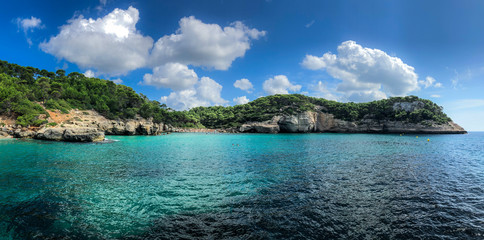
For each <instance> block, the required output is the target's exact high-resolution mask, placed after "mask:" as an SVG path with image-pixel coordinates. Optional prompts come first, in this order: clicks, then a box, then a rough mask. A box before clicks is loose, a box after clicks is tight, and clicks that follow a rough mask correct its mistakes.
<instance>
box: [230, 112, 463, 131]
mask: <svg viewBox="0 0 484 240" xmlns="http://www.w3.org/2000/svg"><path fill="white" fill-rule="evenodd" d="M405 107H406V106H405ZM239 131H240V132H259V133H276V132H287V133H309V132H338V133H467V132H466V131H465V130H464V129H463V128H462V127H460V126H459V125H457V124H455V123H454V122H449V123H447V124H436V123H434V122H431V121H429V122H427V124H425V125H424V124H416V123H406V122H398V121H378V120H374V119H365V120H362V121H359V122H350V121H345V120H341V119H337V118H335V117H334V115H333V114H329V113H324V112H309V111H308V112H302V113H298V114H296V115H288V116H275V117H274V118H272V119H271V120H269V121H265V122H251V123H246V124H243V125H242V126H241V127H240V128H239Z"/></svg>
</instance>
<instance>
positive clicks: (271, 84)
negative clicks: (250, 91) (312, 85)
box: [262, 75, 301, 95]
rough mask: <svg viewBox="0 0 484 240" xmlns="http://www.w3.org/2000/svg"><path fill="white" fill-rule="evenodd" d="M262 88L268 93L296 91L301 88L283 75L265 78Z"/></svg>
mask: <svg viewBox="0 0 484 240" xmlns="http://www.w3.org/2000/svg"><path fill="white" fill-rule="evenodd" d="M262 88H263V89H264V91H265V92H266V93H267V94H269V95H273V94H288V93H289V91H291V92H297V91H299V90H301V85H293V84H292V83H291V82H290V81H289V79H287V77H286V76H285V75H277V76H275V77H274V78H269V79H267V80H266V81H265V82H264V83H263V84H262Z"/></svg>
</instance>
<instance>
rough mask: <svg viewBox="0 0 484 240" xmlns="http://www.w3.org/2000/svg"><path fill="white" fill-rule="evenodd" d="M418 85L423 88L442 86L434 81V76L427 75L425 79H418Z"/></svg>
mask: <svg viewBox="0 0 484 240" xmlns="http://www.w3.org/2000/svg"><path fill="white" fill-rule="evenodd" d="M418 83H419V84H420V85H423V86H424V87H425V88H429V87H435V88H440V87H442V83H439V82H436V80H435V78H433V77H430V76H427V77H426V78H425V80H420V81H418Z"/></svg>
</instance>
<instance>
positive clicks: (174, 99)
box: [160, 77, 228, 110]
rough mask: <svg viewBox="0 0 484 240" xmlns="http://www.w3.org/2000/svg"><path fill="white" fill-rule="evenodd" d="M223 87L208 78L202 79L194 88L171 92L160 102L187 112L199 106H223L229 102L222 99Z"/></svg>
mask: <svg viewBox="0 0 484 240" xmlns="http://www.w3.org/2000/svg"><path fill="white" fill-rule="evenodd" d="M221 92H222V85H220V84H218V83H217V82H215V81H214V80H213V79H211V78H208V77H202V78H201V79H200V81H199V82H197V83H196V84H195V86H194V87H192V88H189V89H185V90H181V91H174V92H171V93H170V95H168V96H164V97H161V99H160V101H161V102H164V103H166V105H168V106H170V107H172V108H174V109H177V110H187V109H190V108H194V107H199V106H211V105H223V104H227V103H228V101H227V100H225V99H223V98H222V97H221Z"/></svg>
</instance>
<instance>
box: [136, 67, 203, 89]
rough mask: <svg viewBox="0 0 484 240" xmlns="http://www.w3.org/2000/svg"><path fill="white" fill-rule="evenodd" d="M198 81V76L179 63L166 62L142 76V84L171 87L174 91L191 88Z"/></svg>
mask: <svg viewBox="0 0 484 240" xmlns="http://www.w3.org/2000/svg"><path fill="white" fill-rule="evenodd" d="M197 81H198V76H197V74H196V73H195V71H193V70H192V69H189V68H188V67H187V65H184V64H180V63H166V64H164V65H161V66H158V67H155V68H154V69H153V74H149V73H147V74H145V75H144V76H143V82H142V84H144V85H150V86H155V87H157V88H160V87H164V88H171V89H173V90H175V91H180V90H185V89H188V88H191V87H192V86H193V85H195V84H196V83H197Z"/></svg>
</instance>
